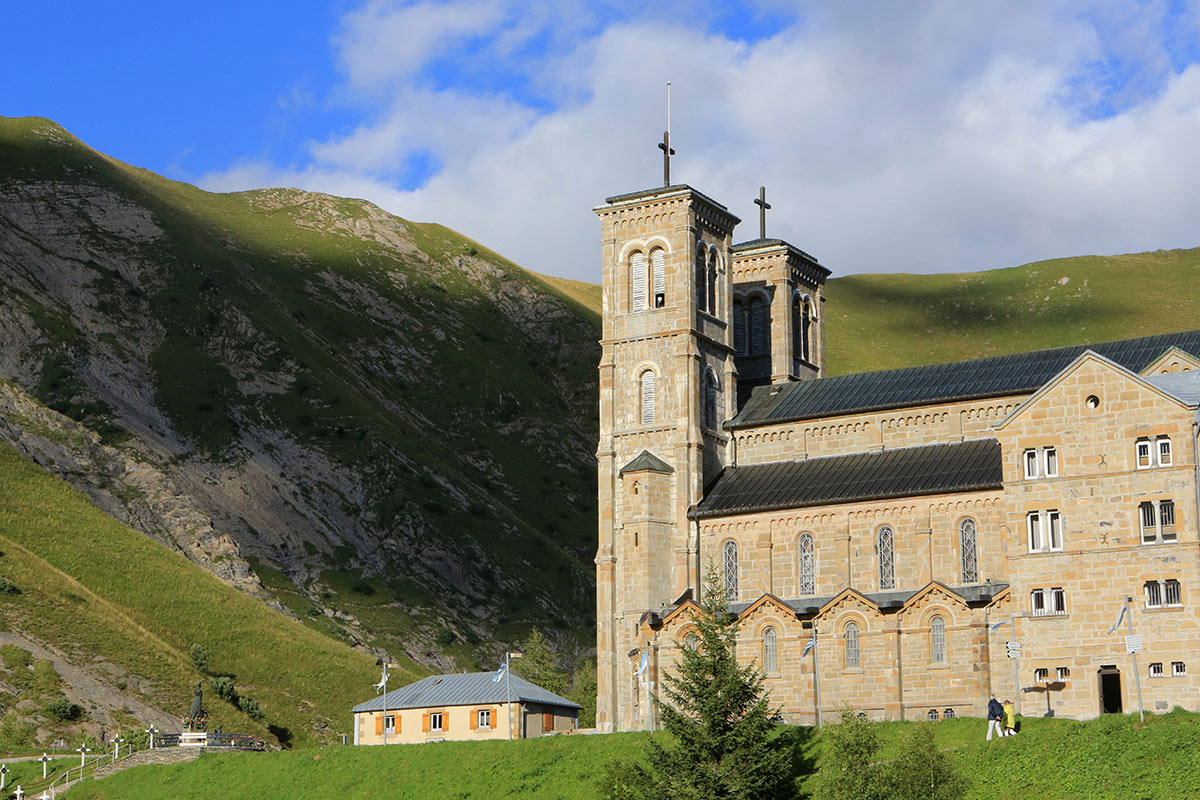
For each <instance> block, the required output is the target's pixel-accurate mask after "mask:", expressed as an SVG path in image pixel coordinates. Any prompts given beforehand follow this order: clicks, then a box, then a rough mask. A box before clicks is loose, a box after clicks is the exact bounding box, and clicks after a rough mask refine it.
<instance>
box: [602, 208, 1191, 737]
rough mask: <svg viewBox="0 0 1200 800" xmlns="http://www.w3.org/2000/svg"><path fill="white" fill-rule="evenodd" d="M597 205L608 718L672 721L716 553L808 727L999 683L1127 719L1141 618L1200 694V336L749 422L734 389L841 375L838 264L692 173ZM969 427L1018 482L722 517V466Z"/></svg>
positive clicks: (747, 653)
mask: <svg viewBox="0 0 1200 800" xmlns="http://www.w3.org/2000/svg"><path fill="white" fill-rule="evenodd" d="M596 212H597V214H598V215H599V217H600V219H601V223H602V226H603V245H604V246H603V297H604V315H603V319H604V328H603V340H602V342H601V344H602V348H603V355H602V359H601V364H600V443H599V448H598V451H597V455H598V463H599V498H600V526H599V547H598V552H597V558H596V563H597V651H598V658H597V662H598V680H599V692H598V699H597V724H598V727H599V728H600V729H601V730H638V729H647V728H652V727H655V725H656V720H655V718H654V713H653V708H652V703H651V702H650V697H651V696H652V695H653V694H656V693H657V692H658V691H659V687H660V679H661V675H662V673H663V672H664V671H668V670H671V669H672V668H673V665H674V664H675V662H676V660H677V659H678V657H679V652H680V648H681V647H684V646H686V641H687V637H688V633H689V628H690V625H691V622H690V619H691V614H692V613H693V612H694V611H695V609H696V606H695V605H694V602H693V600H694V599H695V598H696V597H698V592H699V590H700V583H701V576H702V575H703V573H704V571H705V570H706V569H707V568H708V566H709V565H710V564H711V565H713V566H715V567H716V568H717V569H718V571H720V572H722V573H723V575H724V577H725V581H726V584H725V586H726V591H727V592H728V595H729V600H730V607H731V609H732V610H733V611H735V612H736V613H738V614H739V615H740V619H741V628H740V633H739V640H738V645H737V652H738V657H739V660H741V661H743V662H744V663H750V662H754V663H756V664H757V665H758V666H759V667H760V668H762V669H763V670H764V671H765V672H766V686H767V688H768V689H769V690H770V692H771V696H772V699H773V702H774V703H775V704H776V705H778V706H780V707H781V709H782V711H783V714H784V717H785V718H786V719H787V720H789V721H791V722H795V723H802V724H811V723H814V722H816V721H817V720H818V719H819V718H825V719H829V718H831V717H834V716H836V712H837V711H839V710H840V709H842V708H845V707H852V708H855V709H858V710H861V711H863V712H865V713H867V714H868V715H869V716H871V717H873V718H879V719H885V718H886V719H928V718H933V717H934V716H936V717H938V718H941V717H945V716H948V715H953V716H964V715H973V716H981V715H982V714H983V711H984V708H985V705H986V702H987V699H988V698H989V697H990V696H993V695H995V696H999V697H1000V698H1001V699H1005V698H1011V699H1013V700H1017V701H1018V702H1019V703H1020V704H1021V705H1022V711H1023V712H1024V713H1026V714H1035V713H1045V712H1046V711H1047V710H1052V711H1053V712H1054V713H1056V714H1058V715H1063V716H1070V717H1077V718H1086V717H1090V716H1094V715H1096V714H1099V713H1101V712H1102V711H1104V710H1109V711H1114V710H1124V711H1130V710H1133V709H1135V708H1136V706H1137V697H1136V684H1135V681H1134V675H1135V667H1134V657H1133V656H1131V655H1130V654H1128V653H1127V652H1126V642H1125V638H1124V636H1125V635H1126V634H1127V632H1128V631H1127V626H1128V622H1127V621H1128V620H1129V619H1130V618H1132V620H1133V624H1134V626H1135V631H1136V633H1138V634H1140V635H1141V638H1142V646H1143V650H1142V652H1140V653H1139V654H1137V667H1136V675H1137V676H1138V677H1139V678H1140V684H1141V693H1142V698H1143V702H1144V705H1145V707H1146V709H1147V710H1150V711H1153V710H1162V709H1166V708H1171V707H1173V706H1176V705H1180V706H1184V707H1187V708H1190V709H1200V677H1197V675H1196V674H1195V673H1197V671H1200V663H1196V664H1189V663H1188V659H1189V653H1191V652H1193V651H1196V650H1197V648H1198V647H1200V617H1198V616H1197V614H1196V611H1195V608H1194V606H1192V605H1191V603H1192V601H1193V600H1194V598H1195V597H1197V596H1200V595H1196V594H1194V593H1195V592H1200V549H1198V548H1197V542H1198V541H1200V538H1198V529H1197V519H1198V518H1200V492H1198V489H1200V481H1198V474H1200V462H1198V461H1197V430H1198V425H1200V416H1198V415H1197V405H1198V403H1200V381H1192V383H1187V381H1188V380H1191V378H1190V377H1189V376H1182V378H1183V379H1184V381H1183V382H1182V383H1181V382H1179V380H1175V379H1177V378H1179V377H1181V376H1178V375H1177V373H1180V372H1191V374H1192V377H1198V378H1200V352H1189V351H1187V350H1183V349H1180V348H1179V347H1176V346H1172V347H1164V348H1163V351H1162V352H1161V353H1155V357H1154V358H1153V359H1152V360H1148V363H1146V364H1144V365H1141V366H1139V367H1138V372H1137V373H1135V372H1133V371H1131V370H1130V369H1128V368H1126V367H1123V366H1121V365H1120V364H1118V363H1115V362H1113V361H1110V360H1108V359H1107V358H1104V357H1102V356H1100V355H1097V354H1096V353H1093V352H1090V351H1088V352H1084V351H1083V350H1080V353H1081V354H1080V355H1078V356H1077V357H1075V358H1074V359H1073V360H1072V361H1070V362H1069V363H1066V362H1064V364H1065V367H1064V368H1063V369H1062V370H1061V371H1060V372H1058V374H1057V375H1055V376H1054V377H1052V378H1049V376H1047V378H1049V379H1048V380H1046V381H1044V382H1043V383H1042V384H1040V385H1039V386H1038V387H1036V388H1034V389H1022V390H1021V391H1012V390H1008V391H999V390H997V391H991V392H987V391H984V392H976V393H975V395H973V396H963V397H945V398H934V399H932V400H929V401H923V402H919V403H910V404H908V405H905V404H903V403H887V402H883V403H876V404H874V405H871V406H870V407H864V408H863V409H862V410H853V411H850V412H842V413H830V414H815V415H812V414H810V415H808V416H805V417H803V418H797V419H788V418H786V416H785V415H779V416H778V418H774V419H770V420H767V421H758V422H754V423H753V424H750V423H742V422H739V423H738V424H736V425H731V424H730V421H734V417H735V416H736V415H737V413H738V409H739V407H740V405H741V404H742V403H745V402H746V400H747V397H748V395H747V393H745V392H744V391H743V392H742V393H741V395H740V397H739V388H743V387H742V385H741V384H742V383H743V382H744V383H750V384H768V383H769V384H771V386H763V388H760V389H758V390H757V391H756V393H755V395H754V397H755V402H758V401H759V400H760V398H763V397H768V395H760V394H759V393H763V392H767V393H769V394H770V396H773V395H774V393H775V392H776V391H777V389H778V387H780V386H784V385H786V384H788V383H792V382H796V381H808V380H821V379H823V378H824V365H825V361H824V350H825V335H824V313H823V310H822V304H823V302H824V281H825V277H826V276H827V275H828V274H829V273H828V271H827V270H825V269H824V267H821V266H820V265H819V264H817V262H816V260H815V259H813V258H812V257H811V256H808V255H807V254H806V253H803V251H800V250H798V249H797V248H795V247H792V246H791V245H788V244H787V243H785V242H779V241H778V240H761V239H760V240H754V241H752V242H747V243H744V244H738V245H733V244H732V241H733V240H732V232H733V228H734V226H735V225H736V223H737V222H738V220H737V219H736V218H735V217H733V216H732V215H730V214H729V213H728V211H727V210H726V209H725V208H724V207H723V206H720V205H719V204H718V203H716V202H714V201H712V200H710V199H709V198H707V197H705V196H704V195H701V194H700V193H699V192H696V191H695V190H693V189H691V188H690V187H686V186H675V187H666V188H663V189H659V190H651V191H647V192H640V193H636V194H632V195H623V196H619V197H615V198H610V199H609V200H608V202H606V203H605V204H604V205H602V206H600V207H598V208H597V209H596ZM656 248H657V249H659V250H660V251H661V253H662V257H661V259H660V261H659V273H658V275H657V276H656V274H655V273H654V267H653V262H652V257H651V253H652V251H654V250H655V249H656ZM638 253H642V254H643V258H645V259H646V262H645V263H646V264H648V265H649V266H647V267H643V266H639V264H638V263H637V262H635V260H634V258H635V255H636V254H638ZM701 253H703V258H701V256H700V255H699V254H701ZM639 282H640V283H639ZM701 284H704V285H703V286H702V285H701ZM639 287H641V288H639ZM752 300H757V302H759V303H760V304H761V305H760V306H758V310H757V311H756V312H755V313H759V314H765V317H763V318H760V319H759V321H758V322H757V323H756V322H755V321H754V320H753V319H752V318H751V316H750V309H749V303H750V302H751V301H752ZM806 308H807V310H806ZM738 315H744V316H741V317H739V316H738ZM756 324H757V325H759V329H758V330H757V332H756V331H755V329H754V326H755V325H756ZM799 332H802V335H797V334H798V333H799ZM755 335H757V336H758V337H759V341H758V343H757V347H758V349H757V350H753V346H754V345H753V343H752V342H750V341H749V340H750V339H752V338H753V337H754V336H755ZM1192 349H1193V350H1200V348H1192ZM752 350H753V351H752ZM1046 352H1050V351H1046ZM648 371H649V372H652V374H653V376H654V386H653V390H652V391H653V397H652V398H650V397H648V395H647V390H646V387H645V384H644V383H643V381H642V377H641V376H643V375H645V374H646V373H647V372H648ZM1139 373H1140V374H1139ZM1164 376H1174V378H1170V379H1168V380H1167V381H1164V380H1163V378H1164ZM828 380H830V381H832V380H837V379H828ZM1170 380H1174V381H1175V382H1174V383H1171V382H1170ZM814 388H815V387H814ZM966 394H969V393H966ZM648 401H652V402H653V406H654V407H653V412H652V413H650V414H647V413H646V403H647V402H648ZM738 419H739V420H740V419H741V418H740V417H739V418H738ZM978 440H993V441H995V442H998V444H999V451H998V452H999V458H1000V462H1001V463H1000V464H998V465H997V470H998V474H1002V484H1001V483H995V484H989V487H990V488H977V487H966V488H955V489H952V490H937V491H922V492H919V493H916V494H912V495H906V496H894V495H892V496H886V497H884V496H880V497H867V498H866V499H855V500H853V501H847V502H838V503H827V504H823V505H822V504H813V503H804V504H802V505H799V506H798V507H766V506H764V507H762V508H754V509H750V510H744V511H739V510H737V509H733V510H730V511H725V512H721V513H708V512H706V511H705V510H704V503H706V502H707V501H706V498H707V497H708V496H709V495H708V494H706V491H708V492H711V491H713V490H714V489H713V487H716V486H718V485H719V484H720V482H721V481H722V480H723V479H724V476H726V475H728V474H730V471H731V470H734V471H736V470H737V469H741V468H743V467H755V466H756V465H757V466H760V467H764V466H767V465H772V464H779V463H782V462H800V461H806V460H809V459H827V460H829V463H833V462H835V461H837V460H838V459H841V460H842V462H848V461H849V460H851V459H854V458H856V457H858V456H861V455H865V454H871V453H882V452H884V451H890V450H895V449H900V448H916V447H924V446H930V445H955V444H960V443H964V442H967V443H970V442H976V441H978ZM963 446H964V447H965V446H966V445H963ZM934 449H938V448H934ZM993 452H995V451H994V450H993ZM923 457H924V456H922V458H923ZM842 462H839V463H842ZM806 468H807V467H806ZM885 530H886V543H885V538H884V537H885V534H884V533H883V531H885ZM730 556H732V562H731V561H730V560H729V558H730ZM1126 598H1129V600H1128V601H1127V600H1126ZM1127 604H1128V609H1127V616H1126V618H1125V620H1124V621H1122V623H1121V626H1120V629H1119V630H1116V631H1114V632H1113V633H1111V634H1110V633H1109V630H1110V629H1111V628H1112V627H1113V624H1114V622H1116V620H1117V618H1118V615H1119V614H1120V613H1121V611H1122V609H1123V608H1124V607H1125V606H1126V605H1127ZM1014 627H1015V630H1013V629H1014ZM1014 638H1015V639H1016V640H1018V641H1019V642H1020V644H1021V657H1020V659H1017V660H1015V662H1014V660H1013V659H1010V658H1008V657H1007V654H1006V647H1005V643H1006V642H1007V641H1009V640H1012V639H1014ZM814 643H815V644H814ZM810 645H812V646H811V647H810ZM806 650H807V652H806ZM643 657H644V658H645V668H643ZM1014 663H1015V665H1016V675H1015V676H1014ZM1189 669H1190V671H1189ZM1018 683H1019V686H1018ZM818 692H819V701H818Z"/></svg>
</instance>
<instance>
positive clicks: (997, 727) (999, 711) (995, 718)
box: [987, 697, 1004, 742]
mask: <svg viewBox="0 0 1200 800" xmlns="http://www.w3.org/2000/svg"><path fill="white" fill-rule="evenodd" d="M1003 719H1004V706H1002V705H1000V701H999V700H997V699H996V698H994V697H993V698H992V699H991V700H989V701H988V729H987V741H989V742H990V741H991V740H992V732H993V731H995V733H996V735H997V736H1003V735H1004V728H1003V726H1002V724H1001V720H1003Z"/></svg>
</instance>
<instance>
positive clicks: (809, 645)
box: [800, 636, 817, 658]
mask: <svg viewBox="0 0 1200 800" xmlns="http://www.w3.org/2000/svg"><path fill="white" fill-rule="evenodd" d="M816 646H817V637H816V636H813V637H811V638H809V640H808V641H807V642H805V643H804V652H803V653H801V654H800V657H801V658H804V657H805V656H806V655H808V651H809V650H812V649H813V648H814V647H816Z"/></svg>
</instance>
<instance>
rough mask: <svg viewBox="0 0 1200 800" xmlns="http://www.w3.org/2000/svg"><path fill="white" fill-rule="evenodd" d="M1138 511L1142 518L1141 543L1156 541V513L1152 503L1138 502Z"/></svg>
mask: <svg viewBox="0 0 1200 800" xmlns="http://www.w3.org/2000/svg"><path fill="white" fill-rule="evenodd" d="M1138 512H1139V513H1140V515H1141V518H1142V543H1143V544H1145V543H1148V542H1154V541H1157V540H1158V513H1157V512H1156V511H1155V509H1154V503H1140V504H1139V505H1138Z"/></svg>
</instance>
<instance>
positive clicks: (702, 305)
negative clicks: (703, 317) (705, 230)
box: [696, 242, 708, 311]
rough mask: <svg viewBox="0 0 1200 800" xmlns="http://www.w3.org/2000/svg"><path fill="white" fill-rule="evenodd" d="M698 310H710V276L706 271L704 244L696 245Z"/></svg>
mask: <svg viewBox="0 0 1200 800" xmlns="http://www.w3.org/2000/svg"><path fill="white" fill-rule="evenodd" d="M696 308H698V309H700V310H701V311H707V310H708V274H707V271H706V270H705V261H704V242H699V243H697V244H696Z"/></svg>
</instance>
